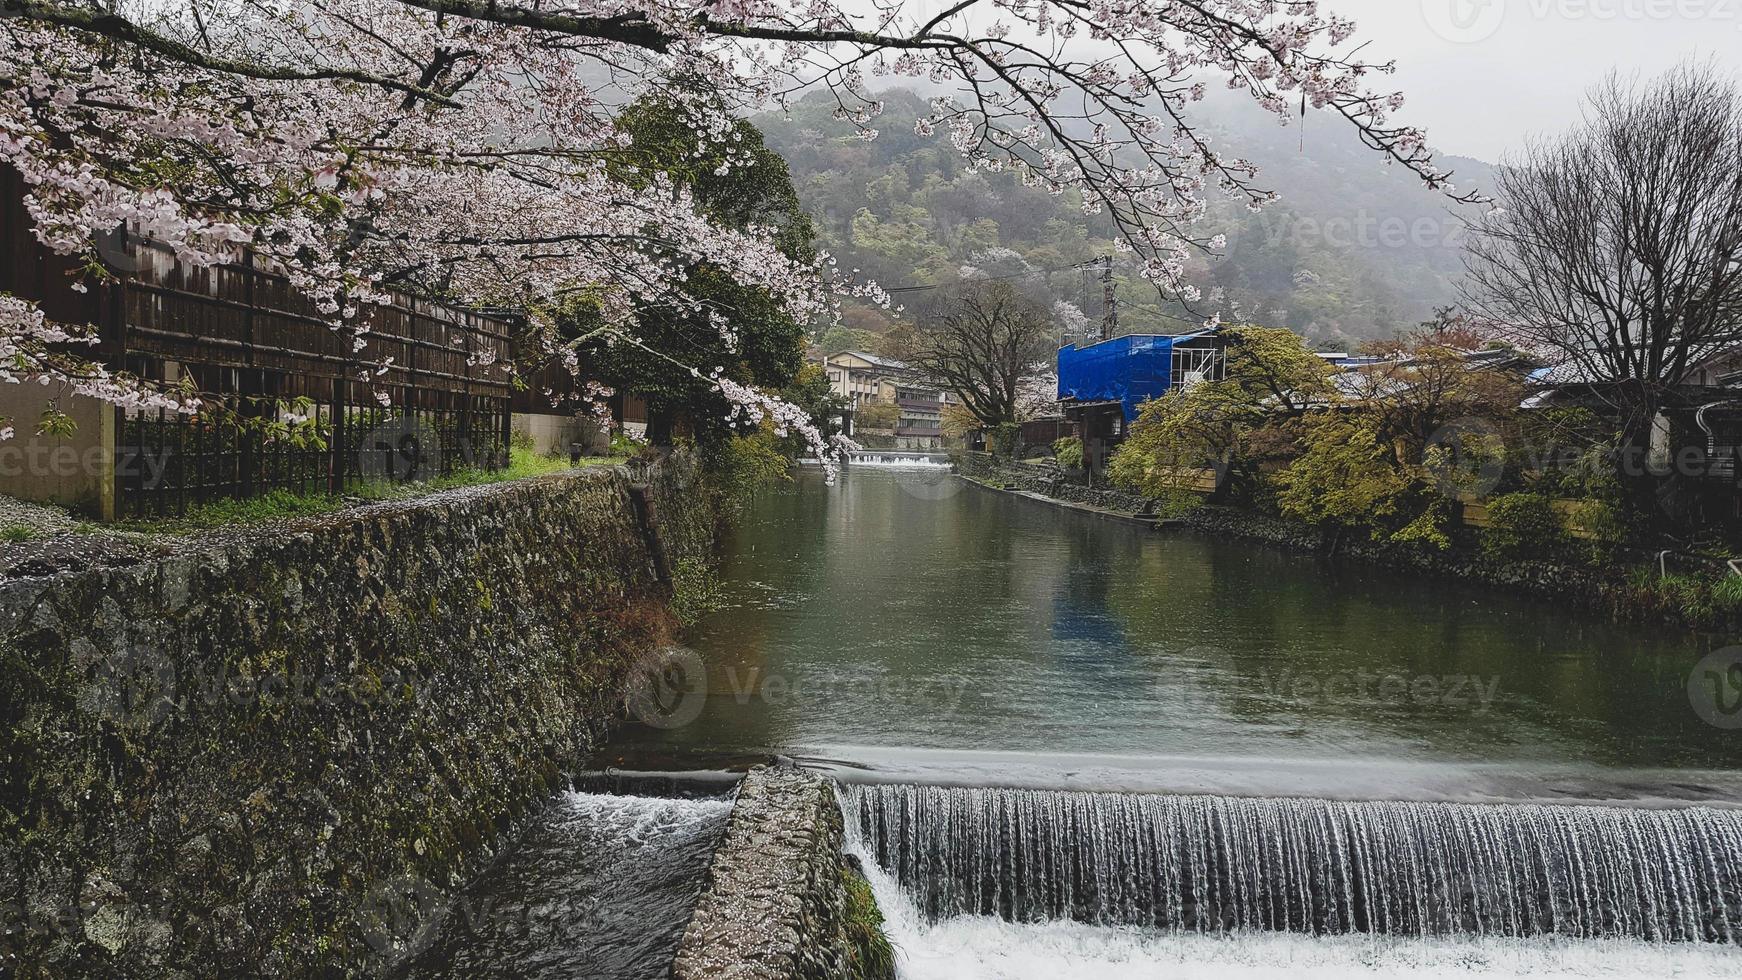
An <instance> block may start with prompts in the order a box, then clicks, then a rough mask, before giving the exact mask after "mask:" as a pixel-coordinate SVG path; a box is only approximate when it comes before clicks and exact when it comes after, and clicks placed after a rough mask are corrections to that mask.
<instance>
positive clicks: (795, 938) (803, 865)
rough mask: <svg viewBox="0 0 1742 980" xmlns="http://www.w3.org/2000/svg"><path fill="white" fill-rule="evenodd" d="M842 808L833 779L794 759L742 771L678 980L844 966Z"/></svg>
mask: <svg viewBox="0 0 1742 980" xmlns="http://www.w3.org/2000/svg"><path fill="white" fill-rule="evenodd" d="M843 839H844V830H843V824H842V820H841V807H840V804H839V803H838V802H837V801H836V799H835V791H834V787H833V785H832V784H830V783H829V781H828V780H826V779H823V778H821V777H819V776H815V775H812V774H810V773H806V772H804V771H802V770H799V769H796V768H793V767H790V766H770V767H759V768H757V769H754V770H751V772H750V774H749V775H748V776H746V777H744V781H743V783H742V784H740V786H739V789H738V798H737V802H736V803H734V804H733V807H732V819H731V822H730V823H729V824H727V826H726V837H725V839H724V840H723V841H722V842H721V844H720V848H719V850H717V851H715V852H714V861H713V864H712V866H711V867H710V868H709V870H708V884H707V887H706V888H705V889H704V890H703V891H702V897H701V900H700V901H699V902H697V904H696V911H695V915H694V916H693V917H692V918H691V919H690V924H689V928H688V929H687V930H686V931H685V932H684V937H683V941H682V942H681V943H680V944H679V945H678V953H677V961H676V963H675V965H674V967H673V970H672V977H673V980H704V978H731V980H838V978H841V977H844V976H847V975H848V966H847V963H848V958H849V953H848V950H847V941H846V938H845V926H846V923H845V905H846V895H845V889H844V881H843V878H842V870H843V869H842V861H843V857H842V844H843Z"/></svg>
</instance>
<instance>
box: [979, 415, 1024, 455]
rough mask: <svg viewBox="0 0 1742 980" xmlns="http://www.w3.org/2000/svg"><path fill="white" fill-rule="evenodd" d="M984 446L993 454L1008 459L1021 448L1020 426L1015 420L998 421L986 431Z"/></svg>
mask: <svg viewBox="0 0 1742 980" xmlns="http://www.w3.org/2000/svg"><path fill="white" fill-rule="evenodd" d="M986 448H987V449H988V450H989V451H990V452H991V453H992V455H994V456H1002V457H1004V458H1005V459H1010V458H1011V457H1014V456H1015V455H1016V451H1017V450H1018V449H1020V448H1022V426H1021V425H1020V424H1018V423H1016V422H1000V423H998V424H997V425H995V426H993V427H992V428H990V429H988V430H987V431H986Z"/></svg>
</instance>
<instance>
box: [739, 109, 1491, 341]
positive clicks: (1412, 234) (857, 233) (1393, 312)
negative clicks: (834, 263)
mask: <svg viewBox="0 0 1742 980" xmlns="http://www.w3.org/2000/svg"><path fill="white" fill-rule="evenodd" d="M878 98H879V99H881V100H883V101H884V103H885V105H886V106H887V108H886V116H889V117H897V116H899V117H901V118H907V117H909V116H910V115H912V116H918V115H924V114H925V113H927V112H928V111H929V106H928V105H927V101H926V100H927V98H928V96H927V94H925V93H922V92H916V91H912V90H906V89H900V88H894V89H885V90H882V91H880V92H879V93H878ZM1211 98H1212V99H1215V98H1216V95H1215V93H1212V94H1211ZM836 108H837V107H836V105H835V103H834V101H833V99H832V98H830V97H828V95H827V93H815V94H812V95H810V96H808V97H806V98H803V99H800V100H798V101H797V102H796V103H795V104H793V105H792V106H791V107H790V109H789V110H785V111H782V112H781V113H779V114H774V113H770V114H767V115H763V116H758V117H756V120H755V121H756V123H757V125H758V126H760V127H761V128H762V129H763V130H764V132H766V133H767V138H768V143H769V145H770V146H772V147H774V148H776V149H777V150H779V151H780V152H781V153H782V155H783V156H785V157H786V159H787V160H788V161H789V163H790V164H791V167H792V173H793V178H794V183H795V185H796V186H797V188H798V192H799V195H800V197H801V198H802V199H803V200H804V203H805V205H806V207H807V209H808V210H809V211H810V212H811V213H812V214H813V215H815V216H816V222H817V226H818V229H819V234H820V239H821V241H822V243H823V245H824V246H825V247H826V248H827V249H828V250H829V251H830V252H831V253H832V254H834V255H836V256H838V257H839V258H840V261H841V266H842V268H847V269H858V270H860V271H861V274H862V275H864V276H865V277H867V278H870V279H874V280H876V281H878V282H880V283H882V284H884V285H885V286H890V285H907V284H937V283H941V282H947V281H951V280H953V279H955V278H957V277H958V276H959V275H960V274H961V273H962V268H963V267H964V266H966V267H970V268H971V269H980V270H987V269H989V267H990V266H992V265H995V264H997V263H996V260H995V258H994V257H995V256H999V255H1003V254H1005V253H1008V254H1009V255H1011V256H1015V257H1017V258H1019V259H1020V260H1022V261H1024V262H1025V263H1026V264H1028V265H1029V266H1032V267H1034V268H1041V269H1052V268H1058V267H1060V266H1069V265H1072V264H1073V263H1078V262H1083V261H1086V260H1089V259H1093V258H1095V257H1097V256H1100V255H1105V254H1111V253H1112V252H1113V248H1112V242H1113V239H1114V238H1115V237H1116V236H1115V232H1114V229H1113V227H1112V225H1111V222H1110V221H1109V220H1108V215H1107V214H1106V213H1105V211H1104V210H1103V211H1101V212H1100V213H1096V214H1085V213H1084V208H1083V200H1082V197H1081V195H1080V194H1078V193H1077V192H1075V191H1071V192H1067V193H1064V194H1060V195H1057V196H1054V195H1051V194H1049V193H1048V192H1047V191H1046V189H1045V188H1041V187H1024V186H1022V185H1021V183H1020V182H1019V181H1017V180H1013V179H1010V176H1009V175H1008V174H986V173H977V172H970V171H969V170H968V169H967V168H966V167H965V166H964V162H963V159H962V157H961V154H959V153H957V152H956V151H955V150H954V148H953V147H951V146H950V144H949V142H948V140H947V139H945V138H943V137H942V136H941V135H939V136H937V137H930V138H927V137H921V136H918V135H916V134H914V133H913V132H912V130H911V128H907V127H889V128H885V129H884V130H883V131H882V132H881V133H880V134H879V136H878V138H877V139H876V140H873V141H870V142H866V141H863V140H860V139H858V138H856V136H855V134H854V127H853V126H852V124H851V123H850V122H849V121H847V120H843V119H837V118H835V117H834V110H835V109H836ZM1214 114H1215V115H1216V117H1217V126H1218V128H1220V129H1223V130H1224V131H1225V133H1224V136H1225V137H1226V138H1229V139H1232V140H1233V141H1234V142H1236V143H1238V145H1239V146H1240V147H1241V154H1242V156H1248V155H1249V154H1256V156H1255V157H1253V159H1256V160H1257V161H1258V162H1259V163H1260V164H1261V165H1263V167H1264V170H1265V173H1266V174H1267V176H1268V177H1270V178H1273V179H1275V180H1276V181H1277V184H1275V185H1267V186H1274V189H1276V190H1278V191H1281V192H1282V196H1283V199H1284V201H1285V202H1286V203H1285V204H1282V205H1272V206H1270V207H1267V208H1265V210H1264V211H1263V212H1262V213H1259V214H1252V213H1249V212H1248V211H1247V210H1246V209H1245V208H1244V207H1242V206H1239V205H1238V204H1237V203H1230V202H1216V203H1213V204H1212V206H1211V209H1210V213H1209V214H1208V215H1207V216H1206V219H1205V220H1206V225H1207V226H1208V227H1206V229H1205V231H1204V233H1205V234H1206V235H1210V234H1215V233H1218V232H1222V233H1226V234H1227V235H1228V236H1229V241H1230V244H1229V247H1228V249H1227V250H1226V251H1227V254H1226V256H1225V257H1218V258H1216V259H1213V260H1211V261H1209V262H1207V263H1205V264H1203V265H1202V266H1201V267H1200V268H1199V269H1196V270H1194V279H1196V280H1197V281H1198V283H1199V284H1200V285H1202V286H1203V287H1204V288H1205V289H1213V288H1220V289H1222V290H1223V291H1224V292H1226V294H1227V296H1228V298H1229V299H1230V300H1232V301H1236V302H1238V303H1239V304H1240V306H1241V307H1242V308H1243V309H1246V310H1252V311H1257V312H1258V313H1259V314H1260V315H1261V317H1262V318H1263V319H1265V320H1267V321H1268V322H1271V323H1273V324H1275V325H1277V326H1285V327H1289V328H1292V329H1295V330H1297V331H1299V332H1301V333H1303V334H1308V335H1310V336H1313V337H1315V338H1321V339H1324V340H1326V341H1327V342H1331V341H1334V342H1336V343H1337V344H1338V345H1339V346H1341V345H1342V344H1345V343H1353V342H1354V341H1355V340H1357V339H1359V338H1364V337H1371V336H1377V335H1380V334H1382V333H1389V332H1390V331H1391V330H1392V329H1394V325H1395V324H1397V323H1400V322H1408V321H1412V320H1416V319H1421V318H1423V317H1425V316H1427V315H1428V314H1429V313H1431V311H1432V309H1433V308H1434V307H1435V306H1438V305H1443V304H1444V303H1445V302H1448V301H1449V300H1451V299H1452V298H1453V295H1454V293H1455V289H1454V280H1455V279H1456V278H1457V277H1458V276H1460V275H1461V273H1462V268H1461V265H1460V261H1459V259H1460V255H1459V249H1458V248H1456V247H1455V242H1454V241H1452V240H1450V239H1449V238H1447V237H1446V235H1447V234H1448V233H1449V231H1450V229H1451V228H1452V227H1454V224H1453V221H1452V220H1451V219H1449V218H1448V216H1447V215H1446V214H1445V212H1444V210H1443V207H1442V206H1441V205H1440V204H1439V203H1437V202H1435V201H1434V200H1433V199H1432V196H1431V195H1428V196H1424V195H1421V194H1420V193H1419V191H1418V188H1416V187H1415V186H1412V185H1411V184H1410V182H1409V181H1408V180H1406V179H1400V178H1402V177H1403V175H1402V174H1400V173H1399V174H1376V173H1374V172H1373V170H1372V168H1371V167H1370V166H1368V165H1367V162H1366V161H1365V160H1364V159H1363V158H1362V154H1363V153H1366V152H1367V151H1366V148H1365V147H1362V146H1361V145H1360V143H1359V141H1354V140H1351V141H1338V140H1320V141H1316V142H1314V144H1313V145H1312V146H1310V147H1309V148H1308V152H1307V153H1306V154H1305V155H1302V154H1301V153H1300V150H1299V146H1298V143H1297V137H1298V135H1299V134H1298V132H1296V131H1294V130H1292V129H1288V130H1279V129H1278V128H1277V127H1276V126H1275V125H1274V124H1273V123H1272V121H1271V120H1269V119H1268V118H1266V117H1265V116H1264V114H1263V113H1261V112H1253V111H1250V110H1249V109H1248V108H1247V107H1245V106H1242V105H1240V104H1223V105H1219V106H1218V107H1217V109H1216V110H1215V112H1214ZM1457 167H1458V171H1459V173H1460V175H1461V177H1462V178H1463V179H1465V180H1468V181H1469V182H1471V183H1472V184H1481V183H1482V182H1483V177H1484V176H1485V175H1486V174H1487V173H1488V170H1487V168H1486V166H1485V165H1483V164H1480V163H1478V162H1477V161H1473V160H1460V161H1458V162H1457ZM1424 223H1425V224H1424ZM1424 226H1425V227H1426V228H1427V229H1430V230H1432V231H1433V234H1431V235H1426V234H1424V233H1423V232H1422V230H1421V229H1422V228H1423V227H1424ZM1006 271H1007V270H1006ZM1117 273H1118V280H1119V281H1118V289H1117V292H1118V299H1119V302H1120V313H1119V319H1120V326H1121V328H1122V329H1124V330H1129V331H1134V332H1156V333H1173V332H1177V330H1178V329H1179V324H1178V322H1177V321H1174V320H1170V319H1168V318H1167V317H1166V316H1165V315H1164V314H1165V313H1168V312H1171V313H1173V314H1175V315H1185V314H1186V311H1185V310H1184V309H1182V308H1179V307H1177V306H1174V305H1172V304H1162V305H1158V304H1157V302H1156V295H1155V291H1154V288H1153V287H1152V286H1150V285H1149V283H1147V282H1146V281H1144V280H1143V279H1142V277H1141V276H1140V275H1138V270H1137V268H1136V265H1135V263H1127V262H1126V261H1125V260H1123V259H1122V260H1121V261H1120V263H1119V267H1118V269H1117ZM1040 288H1043V289H1045V290H1046V291H1047V292H1048V294H1049V295H1048V300H1049V303H1050V301H1052V300H1063V301H1067V302H1070V303H1072V304H1075V305H1078V306H1081V307H1082V308H1083V310H1084V312H1086V313H1087V314H1088V315H1089V316H1090V317H1091V318H1094V317H1096V316H1098V315H1099V312H1100V303H1101V298H1100V292H1099V287H1098V285H1097V284H1095V283H1093V282H1085V281H1084V277H1083V276H1081V275H1080V274H1077V273H1071V272H1066V273H1058V274H1054V275H1051V276H1048V277H1046V278H1045V280H1044V283H1043V284H1042V285H1041V286H1040Z"/></svg>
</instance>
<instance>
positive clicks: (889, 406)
mask: <svg viewBox="0 0 1742 980" xmlns="http://www.w3.org/2000/svg"><path fill="white" fill-rule="evenodd" d="M900 421H901V407H900V406H899V405H896V404H894V403H893V402H862V403H860V405H859V410H858V411H857V412H856V413H855V414H854V417H853V425H854V428H859V429H893V428H895V426H896V423H898V422H900Z"/></svg>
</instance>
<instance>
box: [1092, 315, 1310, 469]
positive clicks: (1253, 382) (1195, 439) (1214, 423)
mask: <svg viewBox="0 0 1742 980" xmlns="http://www.w3.org/2000/svg"><path fill="white" fill-rule="evenodd" d="M1226 339H1227V350H1226V370H1225V372H1224V378H1223V379H1222V380H1220V381H1207V382H1203V383H1201V384H1197V385H1194V386H1192V387H1190V388H1187V389H1185V390H1183V391H1178V392H1174V393H1171V394H1168V395H1165V396H1163V397H1161V398H1157V399H1154V400H1152V401H1149V402H1146V403H1144V405H1143V407H1142V408H1141V409H1140V410H1139V412H1138V417H1137V423H1136V425H1135V426H1134V427H1133V428H1132V432H1131V436H1130V438H1128V439H1126V440H1125V442H1124V443H1122V444H1121V445H1120V447H1119V449H1118V450H1117V451H1116V452H1115V453H1114V455H1113V459H1112V460H1111V462H1110V463H1109V464H1108V476H1109V477H1110V478H1111V479H1112V480H1113V482H1114V483H1116V484H1118V485H1120V486H1122V487H1125V488H1127V489H1130V490H1133V491H1136V492H1138V493H1143V494H1146V495H1148V496H1151V497H1163V496H1166V495H1171V494H1178V493H1183V492H1189V491H1190V490H1191V489H1192V488H1194V487H1195V486H1197V483H1198V480H1199V479H1200V477H1201V473H1202V471H1203V470H1205V469H1222V468H1227V469H1228V470H1230V471H1231V472H1230V477H1229V478H1230V479H1231V480H1232V481H1233V482H1234V483H1235V485H1236V487H1237V488H1239V489H1243V490H1246V491H1251V490H1253V489H1255V487H1256V484H1257V483H1258V480H1259V477H1258V471H1259V469H1260V468H1261V467H1263V466H1264V465H1266V464H1267V463H1271V462H1274V461H1276V460H1278V459H1281V458H1283V457H1285V456H1286V455H1287V454H1289V453H1292V452H1293V451H1294V450H1295V448H1296V434H1295V431H1294V430H1295V429H1296V428H1298V426H1297V425H1296V419H1297V417H1298V415H1299V414H1300V411H1301V409H1302V408H1303V407H1304V406H1305V405H1308V404H1312V403H1316V402H1319V401H1322V400H1324V399H1325V398H1326V397H1328V391H1327V386H1326V379H1327V378H1328V377H1329V376H1330V367H1329V366H1328V365H1326V364H1325V362H1324V359H1323V358H1320V357H1318V356H1316V355H1314V354H1313V352H1312V351H1310V350H1308V349H1307V348H1306V344H1305V343H1304V342H1303V341H1302V340H1301V338H1300V337H1298V336H1296V335H1295V334H1293V333H1291V332H1290V331H1287V330H1279V329H1275V328H1269V327H1257V326H1244V327H1234V328H1230V329H1229V330H1227V331H1226Z"/></svg>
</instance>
